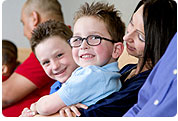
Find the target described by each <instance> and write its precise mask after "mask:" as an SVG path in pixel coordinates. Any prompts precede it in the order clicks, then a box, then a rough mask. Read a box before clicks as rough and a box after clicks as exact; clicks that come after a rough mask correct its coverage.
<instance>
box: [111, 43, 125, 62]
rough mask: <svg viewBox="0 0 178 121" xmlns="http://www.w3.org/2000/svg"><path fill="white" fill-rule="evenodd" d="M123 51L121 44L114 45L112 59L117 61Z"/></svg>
mask: <svg viewBox="0 0 178 121" xmlns="http://www.w3.org/2000/svg"><path fill="white" fill-rule="evenodd" d="M123 50H124V45H123V43H122V42H117V43H114V49H113V53H112V57H113V58H114V59H118V58H119V57H120V56H121V54H122V52H123Z"/></svg>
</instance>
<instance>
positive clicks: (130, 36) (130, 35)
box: [123, 31, 134, 42]
mask: <svg viewBox="0 0 178 121" xmlns="http://www.w3.org/2000/svg"><path fill="white" fill-rule="evenodd" d="M123 40H124V41H126V42H133V41H134V37H133V31H127V33H126V34H125V35H124V37H123Z"/></svg>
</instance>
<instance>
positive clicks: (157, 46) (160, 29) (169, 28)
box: [142, 0, 177, 68]
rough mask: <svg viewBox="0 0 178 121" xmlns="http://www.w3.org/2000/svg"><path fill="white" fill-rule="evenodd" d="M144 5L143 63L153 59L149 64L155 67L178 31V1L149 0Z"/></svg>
mask: <svg viewBox="0 0 178 121" xmlns="http://www.w3.org/2000/svg"><path fill="white" fill-rule="evenodd" d="M144 5H145V6H144V10H143V21H144V31H145V49H144V61H143V65H144V64H145V63H146V62H148V61H150V60H151V64H150V65H149V66H151V68H153V67H154V65H155V64H156V63H157V62H158V61H159V59H160V58H161V57H162V55H163V54H164V52H165V50H166V48H167V46H168V44H169V42H170V41H171V39H172V37H173V36H174V35H175V33H176V31H177V3H176V2H175V1H174V0H148V1H146V2H145V4H144ZM143 65H142V67H143Z"/></svg>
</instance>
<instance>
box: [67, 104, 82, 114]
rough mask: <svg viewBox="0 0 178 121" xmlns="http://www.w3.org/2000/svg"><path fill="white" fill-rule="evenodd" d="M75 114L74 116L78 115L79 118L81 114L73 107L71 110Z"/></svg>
mask: <svg viewBox="0 0 178 121" xmlns="http://www.w3.org/2000/svg"><path fill="white" fill-rule="evenodd" d="M70 109H71V110H72V111H73V112H74V114H76V115H77V116H80V115H81V114H80V112H79V111H78V109H77V108H76V107H75V106H71V108H70Z"/></svg>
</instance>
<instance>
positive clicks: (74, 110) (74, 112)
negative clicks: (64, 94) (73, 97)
mask: <svg viewBox="0 0 178 121" xmlns="http://www.w3.org/2000/svg"><path fill="white" fill-rule="evenodd" d="M78 108H83V109H87V108H88V106H86V105H84V104H81V103H78V104H74V105H71V106H66V107H64V108H62V109H61V110H60V111H59V114H60V117H76V116H80V115H81V114H80V112H79V111H78Z"/></svg>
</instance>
